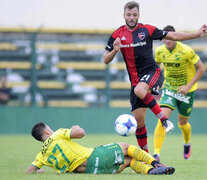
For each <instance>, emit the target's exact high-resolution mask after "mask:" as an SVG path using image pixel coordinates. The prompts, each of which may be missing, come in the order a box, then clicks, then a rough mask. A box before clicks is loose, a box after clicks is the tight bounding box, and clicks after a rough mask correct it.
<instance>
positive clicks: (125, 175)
mask: <svg viewBox="0 0 207 180" xmlns="http://www.w3.org/2000/svg"><path fill="white" fill-rule="evenodd" d="M206 140H207V135H193V137H192V156H191V159H190V160H184V159H183V153H182V152H183V139H182V136H181V135H167V137H166V139H165V141H164V144H163V149H162V152H161V162H162V163H164V164H166V165H168V166H174V167H175V169H176V171H175V173H174V174H173V175H171V176H161V177H160V176H149V175H141V174H136V173H133V172H132V170H131V169H130V168H127V169H125V170H124V171H123V172H122V173H120V174H115V175H88V174H62V175H57V174H56V172H55V171H54V170H52V169H50V168H48V167H45V168H44V169H45V171H46V172H45V173H43V174H26V173H25V171H26V169H27V168H28V166H29V165H30V164H31V162H32V161H33V160H34V158H35V156H36V154H37V153H38V152H39V150H40V147H41V143H40V142H37V141H35V140H34V139H33V138H32V137H31V136H30V135H1V136H0V176H1V177H0V179H9V180H16V179H19V180H20V179H21V180H24V179H25V180H33V179H34V180H37V179H41V180H42V179H47V180H50V179H61V180H62V179H73V180H93V179H98V180H106V179H110V180H128V179H130V180H134V179H140V178H142V179H160V178H162V179H176V180H182V179H184V180H194V179H195V180H200V179H207V141H206ZM76 141H78V142H80V144H82V145H85V146H88V147H95V146H98V145H100V144H108V143H111V142H127V143H129V144H133V145H137V144H136V140H135V137H134V136H131V137H121V136H118V135H115V134H113V135H87V136H86V137H84V138H82V139H79V140H76ZM148 144H149V150H150V152H151V153H153V136H152V135H150V136H149V138H148Z"/></svg>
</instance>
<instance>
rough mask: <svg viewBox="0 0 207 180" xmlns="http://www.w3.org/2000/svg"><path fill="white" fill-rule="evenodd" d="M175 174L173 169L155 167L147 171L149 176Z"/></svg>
mask: <svg viewBox="0 0 207 180" xmlns="http://www.w3.org/2000/svg"><path fill="white" fill-rule="evenodd" d="M174 172H175V168H174V167H157V168H152V169H150V170H149V172H148V173H149V174H150V175H161V174H169V175H170V174H173V173H174Z"/></svg>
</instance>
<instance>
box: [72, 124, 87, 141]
mask: <svg viewBox="0 0 207 180" xmlns="http://www.w3.org/2000/svg"><path fill="white" fill-rule="evenodd" d="M71 129H72V131H71V134H70V137H71V138H82V137H83V136H85V131H84V129H83V128H81V127H80V126H78V125H76V126H72V127H71Z"/></svg>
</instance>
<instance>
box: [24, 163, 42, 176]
mask: <svg viewBox="0 0 207 180" xmlns="http://www.w3.org/2000/svg"><path fill="white" fill-rule="evenodd" d="M26 172H27V173H28V174H30V173H34V172H37V173H43V172H44V170H43V169H38V168H37V167H35V166H32V165H30V166H29V168H28V169H27V171H26Z"/></svg>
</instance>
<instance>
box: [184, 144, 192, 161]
mask: <svg viewBox="0 0 207 180" xmlns="http://www.w3.org/2000/svg"><path fill="white" fill-rule="evenodd" d="M183 155H184V159H188V158H189V157H190V155H191V144H190V143H189V144H184V152H183Z"/></svg>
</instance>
